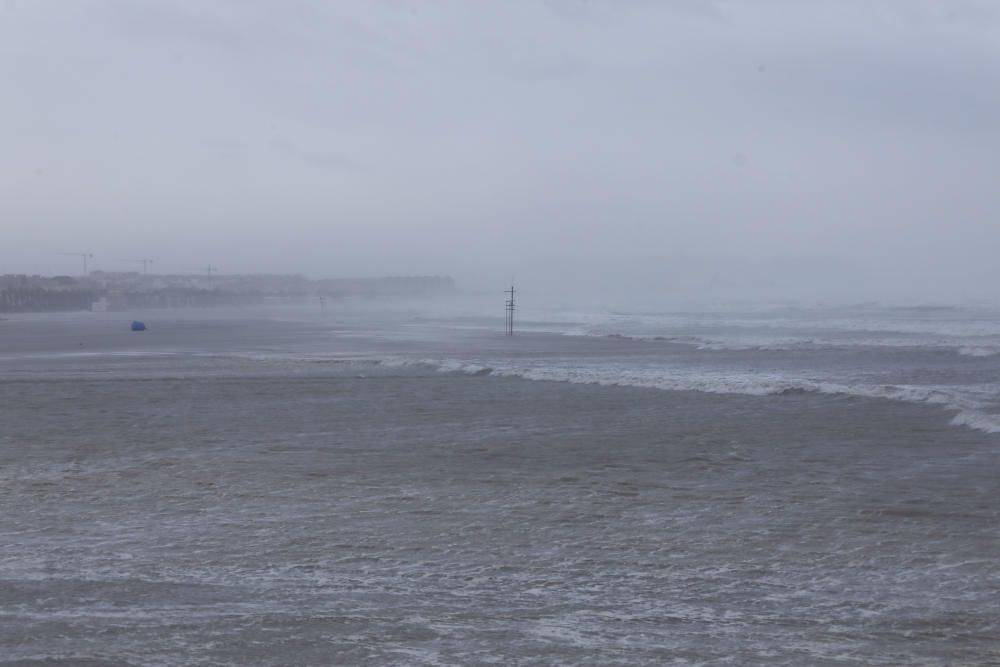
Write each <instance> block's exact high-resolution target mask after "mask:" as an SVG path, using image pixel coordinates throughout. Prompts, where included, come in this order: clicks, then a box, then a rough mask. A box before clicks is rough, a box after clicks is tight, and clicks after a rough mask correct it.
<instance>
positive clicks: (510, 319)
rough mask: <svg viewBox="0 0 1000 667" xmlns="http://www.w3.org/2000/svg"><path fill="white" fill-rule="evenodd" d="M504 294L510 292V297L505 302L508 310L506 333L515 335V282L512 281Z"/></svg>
mask: <svg viewBox="0 0 1000 667" xmlns="http://www.w3.org/2000/svg"><path fill="white" fill-rule="evenodd" d="M504 294H510V298H509V299H507V301H506V303H505V304H504V305H505V306H506V311H507V323H506V329H507V331H506V332H505V333H506V334H507V335H508V336H513V335H514V284H513V283H511V286H510V289H509V290H504Z"/></svg>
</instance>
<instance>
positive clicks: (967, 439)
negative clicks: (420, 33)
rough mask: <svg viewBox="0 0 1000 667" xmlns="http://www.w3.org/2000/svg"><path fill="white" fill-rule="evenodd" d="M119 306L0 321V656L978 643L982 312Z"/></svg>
mask: <svg viewBox="0 0 1000 667" xmlns="http://www.w3.org/2000/svg"><path fill="white" fill-rule="evenodd" d="M896 315H897V314H896V313H894V312H891V313H890V314H889V315H885V314H879V313H876V314H875V315H872V314H869V315H867V317H868V318H869V319H870V320H871V319H875V320H878V321H880V322H884V321H885V320H886V319H892V318H893V317H896ZM826 316H827V314H824V317H826ZM146 317H147V320H148V321H149V324H150V330H149V331H148V332H146V333H143V334H131V333H130V332H128V331H127V320H128V318H121V317H116V316H115V315H113V314H109V315H97V314H94V315H89V314H85V315H79V316H41V317H40V316H35V317H20V318H11V319H8V320H7V321H4V322H0V372H2V376H0V507H2V508H3V512H2V514H0V665H4V664H6V665H15V664H16V665H22V664H24V665H42V664H64V665H104V664H107V665H191V664H213V665H247V664H260V665H327V664H414V665H433V664H444V665H450V664H454V665H468V664H540V665H541V664H545V665H548V664H601V665H605V664H621V665H632V664H690V665H699V664H703V665H708V664H761V665H764V664H768V665H770V664H789V665H900V664H906V665H949V664H961V665H965V664H970V665H979V664H997V662H998V661H1000V566H998V565H997V559H996V554H997V553H998V547H1000V533H998V526H1000V523H998V519H1000V501H998V491H1000V478H998V475H997V473H998V472H1000V438H998V436H997V435H994V434H990V433H987V432H984V431H986V430H989V429H982V428H980V429H978V430H977V429H975V428H969V426H968V425H967V424H966V423H965V422H959V423H952V422H953V421H954V420H955V419H954V418H955V417H956V416H957V415H961V414H963V411H968V410H974V411H976V412H977V416H979V415H980V414H981V415H985V416H986V417H985V418H989V415H990V414H991V412H990V409H991V405H992V404H991V403H990V402H989V401H991V400H992V398H991V396H990V394H989V385H990V383H992V382H994V381H995V379H996V378H997V377H998V376H997V374H996V372H997V368H996V365H995V364H996V362H997V359H995V358H994V356H989V355H985V354H978V353H977V355H972V354H964V353H962V349H963V347H964V346H966V345H967V344H969V343H970V341H968V340H964V338H968V337H970V336H974V337H978V338H977V339H976V341H975V342H976V344H977V346H978V347H979V348H982V349H990V348H989V346H990V345H991V344H992V342H991V340H990V339H989V337H990V336H992V335H994V334H993V333H991V332H990V331H989V330H988V328H989V326H992V325H989V324H988V323H983V322H980V323H979V324H975V325H973V326H979V327H981V329H982V330H981V331H979V332H976V333H970V325H969V323H968V322H967V321H964V320H963V321H962V322H960V323H959V324H958V325H954V323H952V324H953V325H954V326H952V325H949V326H952V331H951V332H950V333H948V335H950V336H953V338H951V339H948V340H944V339H941V340H939V341H938V343H939V344H937V345H932V344H927V343H928V341H927V339H928V338H931V337H939V336H940V335H941V332H940V331H939V329H941V328H942V327H941V325H940V324H934V325H933V326H934V327H937V329H935V330H934V331H932V332H931V333H930V334H928V333H927V331H926V329H928V328H933V327H932V326H931V325H928V324H927V323H926V321H924V320H926V317H927V314H926V313H919V314H917V315H914V314H910V315H907V316H905V317H904V316H900V320H902V322H901V324H899V325H898V326H897V329H901V328H902V327H903V326H908V327H909V328H910V329H921V328H922V329H925V331H920V332H917V333H915V334H914V337H913V338H911V339H910V340H909V341H908V344H906V345H902V344H898V341H897V340H894V339H895V338H898V336H897V333H899V332H898V331H897V330H896V329H891V328H889V327H883V334H882V335H883V336H884V338H883V339H880V340H872V339H871V336H870V335H869V334H865V335H866V336H868V337H867V338H864V339H863V340H861V342H858V341H857V340H855V342H854V343H853V344H852V343H848V342H844V341H843V340H837V337H838V336H839V337H840V338H850V337H855V338H856V339H861V338H862V337H861V336H859V335H856V334H854V333H851V332H853V331H855V330H857V329H858V328H859V327H857V326H854V325H851V326H847V325H844V324H839V325H837V324H833V325H831V324H830V323H829V322H827V323H826V324H824V325H822V326H825V331H826V336H827V338H825V339H824V338H821V337H820V336H818V335H816V334H815V333H814V332H812V331H811V332H810V333H809V334H804V335H803V336H802V337H803V338H808V340H801V341H792V342H789V341H788V340H785V341H783V342H781V343H775V342H774V340H773V339H775V338H787V336H786V334H785V332H784V328H787V327H788V326H789V325H788V324H787V323H786V322H783V321H780V318H779V317H777V316H776V315H775V314H764V315H761V314H760V313H756V314H754V317H757V318H758V319H762V320H764V321H763V322H756V323H753V324H747V323H746V322H743V323H736V324H733V320H734V319H741V318H742V319H749V316H748V315H747V316H741V317H734V316H732V315H731V314H730V315H727V316H726V317H727V318H728V319H726V320H725V321H723V322H720V321H719V319H720V318H721V317H722V316H720V315H713V314H708V315H706V314H699V315H698V317H701V318H704V319H703V320H701V321H700V322H701V323H700V324H699V323H698V322H699V321H697V320H696V319H695V318H694V317H692V315H691V314H683V315H677V314H673V315H669V314H668V315H662V314H661V315H655V316H650V315H638V316H627V317H629V318H631V319H626V316H621V315H618V316H614V315H613V316H610V317H606V318H605V319H603V320H602V319H599V318H593V319H591V320H590V321H585V318H580V317H576V318H567V317H563V318H552V319H553V320H555V321H542V318H537V319H536V320H535V321H534V322H526V323H525V325H524V333H522V334H521V335H519V336H515V337H514V339H507V338H505V337H503V336H502V335H498V334H497V332H496V331H494V330H491V329H490V328H489V327H490V326H491V324H490V323H489V322H485V321H482V320H480V319H479V318H467V317H466V318H450V319H448V320H440V319H438V320H433V321H431V320H428V319H427V318H424V317H414V316H413V315H412V314H402V315H397V316H394V317H392V318H383V319H378V318H373V317H372V315H371V313H363V314H355V315H354V316H348V315H347V314H344V315H343V316H341V315H338V316H336V317H334V316H332V315H331V314H329V313H327V314H323V315H321V316H318V315H315V314H311V315H308V316H303V315H302V314H301V313H292V312H282V313H277V314H275V313H270V314H261V313H257V314H253V315H238V314H237V315H230V316H227V317H221V316H205V315H204V314H198V315H187V314H183V315H181V314H159V315H157V314H147V315H146ZM782 317H784V315H782ZM800 317H801V318H803V319H807V320H808V319H809V318H812V320H817V319H822V318H820V317H819V316H818V315H817V314H816V313H812V314H809V315H808V317H805V316H800ZM854 317H856V316H854ZM929 317H930V318H932V319H940V318H941V317H943V316H942V314H941V313H938V312H934V313H931V314H930V315H929ZM950 317H951V318H953V319H954V318H955V317H957V316H956V315H955V314H954V313H952V314H951V315H950ZM769 318H770V321H768V320H769ZM921 318H924V319H921ZM119 319H122V320H123V321H121V322H120V321H118V320H119ZM967 319H969V318H968V317H966V320H967ZM157 320H159V321H157ZM693 320H694V321H693ZM692 321H693V322H692ZM809 326H814V324H813V323H812V322H810V324H809ZM876 326H877V325H874V324H872V323H871V322H867V323H866V324H865V328H864V329H863V330H864V331H867V332H871V331H876V330H877V329H876V328H875V327H876ZM685 327H687V328H688V330H686V331H680V329H683V328H685ZM699 327H700V328H699ZM726 327H731V328H732V329H733V330H735V331H736V334H733V333H729V334H727V333H726V332H725V331H724V330H725V329H726ZM748 327H751V328H754V327H756V328H757V329H760V328H764V329H765V333H770V334H772V335H771V338H770V339H769V340H768V341H762V340H761V337H762V336H763V335H764V334H761V333H760V332H759V331H755V332H754V336H756V337H757V338H755V340H754V341H752V343H751V342H748V341H747V340H746V339H747V338H748V337H749V335H748V332H747V328H748ZM838 327H839V328H838ZM852 327H853V328H852ZM799 328H800V329H802V328H805V327H804V326H800V327H799ZM770 329H781V331H773V330H770ZM885 329H889V330H888V331H885ZM845 331H846V332H848V333H846V334H845V333H844V332H845ZM566 333H571V334H585V335H565V334H566ZM609 334H613V335H611V336H609ZM727 336H729V338H728V339H727ZM680 337H688V338H683V339H679V338H680ZM736 337H742V338H743V340H742V341H736V340H734V338H736ZM829 339H834V340H829ZM915 341H916V343H917V344H913V343H914V342H915ZM615 373H617V375H615ZM526 378H528V379H530V378H535V379H538V380H546V381H529V380H528V379H526ZM671 378H673V379H671ZM676 378H680V379H679V380H678V379H676ZM548 380H559V381H558V382H552V381H548ZM716 381H718V382H730V385H727V386H725V387H723V388H722V389H720V387H718V386H714V385H713V386H708V384H706V383H711V382H716ZM803 381H810V382H817V383H822V382H825V383H830V384H838V383H839V384H843V385H844V386H845V387H848V389H849V390H845V391H840V392H834V391H831V392H825V391H824V390H822V389H816V388H814V387H811V386H802V384H803ZM699 382H700V383H703V384H702V385H699V384H698V383H699ZM741 382H742V383H751V382H759V383H760V384H761V385H763V386H764V389H763V390H761V389H758V385H752V386H751V385H750V384H746V386H744V385H741V384H740V383H741ZM864 382H867V383H868V385H865V386H873V387H888V386H895V387H900V388H902V389H912V388H915V387H916V388H921V387H922V388H931V387H933V388H934V389H933V391H942V390H941V389H940V388H941V387H944V388H945V389H944V390H943V391H946V392H949V393H947V396H948V399H947V400H940V401H935V400H925V399H922V398H920V397H914V396H906V397H903V398H904V399H905V400H888V399H891V398H894V397H893V396H889V397H888V398H870V397H869V396H868V394H865V392H862V391H857V390H856V387H857V386H859V385H861V384H863V383H864ZM671 383H673V384H671ZM768 383H773V384H768ZM607 385H615V386H607ZM970 388H978V389H980V390H981V391H980V394H979V396H980V399H981V403H977V404H976V405H975V406H972V405H969V406H956V405H954V404H953V403H951V402H950V401H952V400H953V397H954V396H957V395H959V394H961V395H962V396H965V395H967V394H963V393H962V392H969V391H970ZM692 390H694V391H692ZM873 395H877V394H873ZM925 403H927V404H925Z"/></svg>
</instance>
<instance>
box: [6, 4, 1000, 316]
mask: <svg viewBox="0 0 1000 667" xmlns="http://www.w3.org/2000/svg"><path fill="white" fill-rule="evenodd" d="M997 7H1000V5H998V3H996V2H994V1H992V0H982V1H979V0H952V1H947V0H940V1H937V2H932V1H929V0H884V1H881V2H880V1H878V0H864V1H861V0H859V1H852V0H841V1H839V2H834V1H828V2H827V1H821V0H814V1H813V0H757V1H750V0H727V1H723V0H719V1H715V2H713V1H710V0H703V1H697V0H671V1H669V2H668V1H666V0H664V1H663V2H654V1H648V2H641V1H631V2H629V1H626V0H620V1H617V2H611V1H603V0H591V1H583V0H579V1H571V0H548V1H543V0H538V1H537V2H529V1H523V2H516V1H515V2H500V1H499V0H498V1H496V2H485V1H484V2H468V1H467V0H462V1H456V2H446V1H443V0H442V1H436V2H430V1H424V2H416V1H414V2H403V1H392V2H389V1H386V2H376V1H371V0H364V1H361V0H359V1H357V2H307V1H304V0H301V1H300V0H273V1H270V2H263V1H247V0H238V1H237V0H231V1H230V0H213V1H211V2H206V1H205V0H190V1H187V0H185V1H182V0H159V1H155V2H154V1H142V0H117V1H114V0H107V1H102V0H93V1H89V2H84V1H79V2H78V1H73V0H48V1H45V0H0V91H2V92H0V95H2V97H0V102H2V103H0V230H2V239H3V240H2V243H0V273H8V272H29V273H34V272H43V273H53V272H59V273H78V272H79V271H80V262H79V260H78V259H75V258H73V257H71V256H67V255H60V254H59V253H61V252H69V251H81V252H82V251H87V252H92V253H94V254H95V257H94V259H93V262H92V268H98V269H106V270H128V269H135V268H138V267H139V265H138V264H133V263H129V262H128V261H126V260H129V259H138V258H143V257H148V258H152V259H154V261H155V264H154V265H153V267H152V269H153V270H160V271H163V272H168V271H169V272H181V271H198V270H200V269H201V267H203V266H205V265H206V264H208V263H212V264H213V265H216V266H218V267H220V268H221V269H222V270H224V271H227V272H239V271H251V270H256V271H268V272H299V273H305V274H307V275H310V276H313V277H327V276H330V277H335V276H347V275H375V274H386V273H389V274H401V273H432V274H436V273H450V274H452V275H455V276H456V277H457V278H458V279H459V280H460V281H463V282H464V283H465V284H468V285H473V286H484V285H492V284H493V282H499V283H503V282H505V281H506V280H509V278H510V276H511V274H516V275H517V277H518V280H519V282H526V281H527V282H529V283H530V282H531V281H537V282H538V283H539V284H542V283H545V284H548V285H551V286H552V288H553V289H555V288H556V287H561V288H565V287H566V285H565V284H560V283H568V282H569V281H571V280H577V279H579V280H582V281H590V282H591V283H594V282H606V283H608V284H611V283H617V282H621V284H628V285H629V286H631V287H636V288H642V286H645V287H648V288H649V289H658V283H657V281H658V280H660V279H661V278H662V277H663V276H666V277H667V279H668V281H669V283H670V285H671V286H672V287H671V289H675V290H676V289H681V288H683V289H690V290H696V289H697V288H698V285H700V284H708V283H711V284H712V285H713V286H714V287H712V289H716V288H717V289H718V290H721V291H725V290H726V289H729V288H728V287H726V286H727V285H728V286H738V285H740V284H741V283H746V282H748V281H749V282H754V281H759V282H760V283H761V284H762V285H763V284H765V283H766V284H767V285H768V286H769V287H768V289H771V288H774V289H776V290H777V291H778V292H781V291H782V287H781V286H782V284H783V282H784V281H786V280H787V286H789V287H790V289H791V288H794V289H791V291H793V292H795V291H800V292H803V294H808V293H811V292H813V291H814V292H815V293H817V294H819V293H821V292H822V293H830V294H833V293H839V292H844V293H845V294H847V293H849V294H851V295H852V296H854V295H857V296H863V295H864V294H865V293H868V292H870V293H871V294H872V295H873V296H880V295H883V294H887V295H888V294H914V295H918V296H919V295H921V294H926V295H927V296H928V298H938V299H939V298H979V297H986V296H989V295H990V294H995V293H997V292H1000V260H998V258H997V255H998V250H1000V11H998V9H997Z"/></svg>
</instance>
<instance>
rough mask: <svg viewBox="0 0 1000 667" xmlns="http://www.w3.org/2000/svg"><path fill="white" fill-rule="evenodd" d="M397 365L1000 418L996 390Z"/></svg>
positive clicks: (692, 372)
mask: <svg viewBox="0 0 1000 667" xmlns="http://www.w3.org/2000/svg"><path fill="white" fill-rule="evenodd" d="M395 363H398V364H400V365H415V364H419V365H423V366H427V367H430V368H434V369H436V370H437V371H439V372H442V373H462V374H466V375H493V376H497V377H518V378H523V379H526V380H534V381H545V382H568V383H573V384H595V385H601V386H629V387H641V388H648V389H660V390H667V391H696V392H703V393H710V394H743V395H751V396H780V395H787V394H794V393H800V392H806V393H817V394H829V395H847V396H858V397H864V398H874V399H887V400H893V401H903V402H907V403H926V404H933V405H940V406H943V407H944V408H946V409H949V410H954V411H956V413H957V414H956V415H955V417H954V418H953V419H952V421H951V423H952V424H954V425H956V426H966V427H968V428H972V429H975V430H979V431H984V432H986V433H1000V414H993V413H992V412H990V411H989V410H990V406H991V404H992V402H993V401H991V399H994V400H995V399H996V397H997V396H1000V385H978V386H932V385H903V384H877V383H865V382H852V381H833V380H821V379H815V378H805V377H792V376H788V375H782V374H780V373H758V372H752V373H739V372H719V371H707V370H704V369H678V368H668V367H652V368H628V367H623V366H621V365H618V364H604V365H602V364H593V365H583V364H582V363H578V364H569V363H566V364H553V363H548V364H544V363H539V364H535V365H517V364H511V363H485V362H474V361H469V360H459V359H447V360H435V359H421V360H419V361H406V360H396V362H395Z"/></svg>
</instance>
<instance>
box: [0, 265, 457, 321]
mask: <svg viewBox="0 0 1000 667" xmlns="http://www.w3.org/2000/svg"><path fill="white" fill-rule="evenodd" d="M453 292H455V281H454V280H453V279H452V278H450V277H447V276H393V277H382V278H332V279H323V280H310V279H308V278H306V277H304V276H298V275H271V274H236V275H219V274H215V275H156V274H143V273H138V272H107V271H92V272H90V273H89V274H87V275H86V276H83V277H78V278H75V277H72V276H38V275H35V276H29V275H23V274H8V275H3V276H0V313H19V312H60V311H81V310H96V311H105V310H111V311H119V310H134V309H143V308H191V307H213V306H239V305H251V304H255V303H261V302H263V301H265V300H269V299H275V298H284V299H290V300H296V299H320V300H322V301H323V302H325V301H326V300H330V301H337V300H341V299H348V298H362V299H378V298H415V297H429V296H439V295H444V294H450V293H453Z"/></svg>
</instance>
